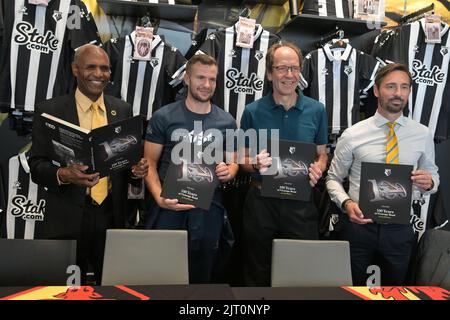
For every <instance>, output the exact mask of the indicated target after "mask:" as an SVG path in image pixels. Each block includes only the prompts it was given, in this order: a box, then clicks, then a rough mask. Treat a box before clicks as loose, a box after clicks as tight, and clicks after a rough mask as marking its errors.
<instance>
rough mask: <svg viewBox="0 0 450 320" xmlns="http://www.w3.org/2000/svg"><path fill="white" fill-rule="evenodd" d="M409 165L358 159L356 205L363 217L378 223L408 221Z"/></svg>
mask: <svg viewBox="0 0 450 320" xmlns="http://www.w3.org/2000/svg"><path fill="white" fill-rule="evenodd" d="M411 171H413V166H411V165H396V164H386V163H371V162H362V163H361V181H360V191H359V207H360V208H361V210H362V212H363V214H364V216H365V218H367V219H372V220H373V221H374V222H378V223H397V224H409V221H410V214H411V196H412V181H411Z"/></svg>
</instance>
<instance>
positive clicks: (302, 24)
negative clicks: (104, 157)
mask: <svg viewBox="0 0 450 320" xmlns="http://www.w3.org/2000/svg"><path fill="white" fill-rule="evenodd" d="M385 25H387V23H386V22H380V26H381V27H384V26H385ZM336 26H337V27H338V28H339V29H342V30H344V31H345V32H346V33H350V34H353V35H358V34H359V35H360V34H364V33H366V32H369V31H372V30H374V29H375V28H374V27H373V26H370V24H369V23H368V22H367V21H365V20H356V19H346V18H337V17H321V16H316V15H312V14H299V15H298V16H295V17H293V18H292V20H291V21H289V22H288V23H287V24H286V25H285V26H284V27H283V28H282V30H281V31H280V32H279V33H280V35H281V34H282V33H283V32H286V31H289V32H290V31H295V30H301V31H304V30H308V29H309V30H314V32H315V33H323V34H326V33H329V32H332V31H333V30H334V29H335V28H336Z"/></svg>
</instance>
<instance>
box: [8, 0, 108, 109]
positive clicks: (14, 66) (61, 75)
mask: <svg viewBox="0 0 450 320" xmlns="http://www.w3.org/2000/svg"><path fill="white" fill-rule="evenodd" d="M3 11H4V18H5V21H4V28H5V30H4V34H5V37H4V39H3V44H2V47H3V50H5V54H4V55H3V58H2V59H3V61H2V63H1V65H0V88H1V90H0V107H2V109H3V110H4V111H6V110H9V109H13V110H20V111H27V112H33V111H34V106H35V105H36V104H37V103H39V102H42V101H44V100H47V99H50V98H52V97H55V96H59V95H62V94H66V93H68V92H70V91H71V90H72V89H73V85H74V78H73V76H72V71H71V68H70V65H71V62H72V61H73V56H74V53H75V49H77V48H78V47H80V46H82V45H83V44H86V43H94V44H100V43H101V42H100V39H99V36H98V32H97V27H96V25H95V22H94V19H93V18H92V16H91V14H90V13H89V12H88V11H87V9H86V6H85V5H84V3H83V2H82V1H81V0H52V1H50V2H49V3H48V6H38V5H33V4H29V3H28V1H27V0H16V1H3Z"/></svg>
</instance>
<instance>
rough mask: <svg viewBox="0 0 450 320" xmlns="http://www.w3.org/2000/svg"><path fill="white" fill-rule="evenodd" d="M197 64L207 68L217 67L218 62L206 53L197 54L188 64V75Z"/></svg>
mask: <svg viewBox="0 0 450 320" xmlns="http://www.w3.org/2000/svg"><path fill="white" fill-rule="evenodd" d="M197 62H199V63H201V64H204V65H207V66H216V67H217V61H216V59H214V58H213V57H211V56H209V55H207V54H204V53H200V54H195V55H193V56H192V57H191V58H190V59H189V61H188V62H187V64H186V73H187V74H190V73H191V69H192V66H193V65H194V64H196V63H197Z"/></svg>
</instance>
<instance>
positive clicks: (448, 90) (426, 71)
mask: <svg viewBox="0 0 450 320" xmlns="http://www.w3.org/2000/svg"><path fill="white" fill-rule="evenodd" d="M372 55H373V56H377V57H380V58H381V59H383V60H386V62H399V63H404V64H407V65H408V67H409V71H410V72H411V75H412V78H413V86H412V90H411V94H410V97H409V102H408V110H407V113H408V114H409V116H410V117H411V118H413V119H414V120H416V121H418V122H420V123H422V124H424V125H426V126H428V127H429V128H430V130H431V132H432V133H433V134H434V139H435V141H436V142H440V141H443V140H447V139H448V138H449V137H450V83H449V78H448V72H449V71H450V69H449V60H450V37H449V26H448V24H446V23H442V26H441V43H426V42H425V19H421V20H419V21H415V22H413V23H410V24H406V25H403V26H401V27H399V28H398V29H397V30H395V31H391V33H390V34H388V35H383V34H382V35H380V37H379V38H378V39H377V40H376V45H375V46H374V49H373V52H372Z"/></svg>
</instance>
